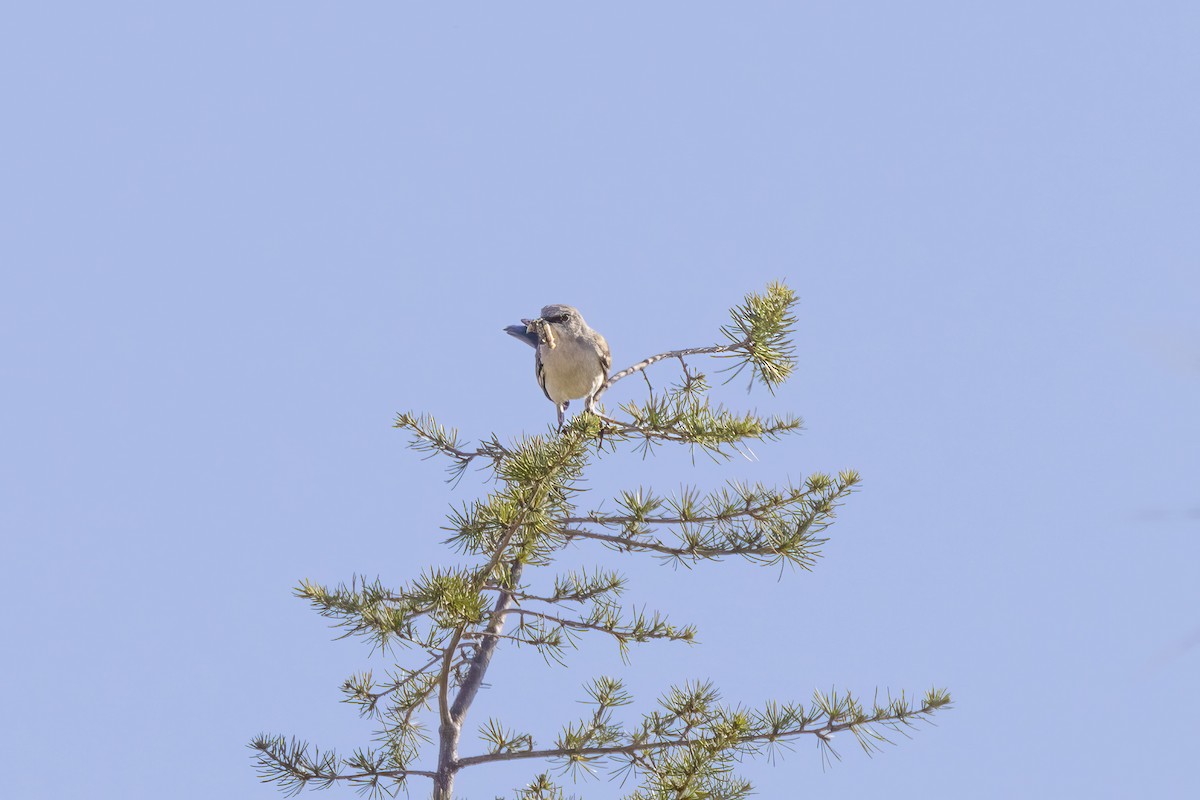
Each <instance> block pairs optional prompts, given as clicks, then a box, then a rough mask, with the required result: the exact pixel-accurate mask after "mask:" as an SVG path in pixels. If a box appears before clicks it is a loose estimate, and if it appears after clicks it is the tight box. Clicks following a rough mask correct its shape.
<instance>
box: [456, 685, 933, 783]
mask: <svg viewBox="0 0 1200 800" xmlns="http://www.w3.org/2000/svg"><path fill="white" fill-rule="evenodd" d="M950 704H951V699H950V695H949V693H948V692H946V691H945V690H940V689H933V690H930V691H929V692H928V693H926V697H925V700H924V701H923V703H922V704H921V705H920V706H916V707H911V706H908V705H907V704H906V702H905V701H904V700H903V698H901V699H899V700H896V701H893V702H892V703H889V705H888V706H886V707H876V708H874V709H873V710H872V712H871V713H869V714H868V713H865V712H863V710H862V708H861V706H860V705H859V704H858V702H857V701H856V700H854V699H853V698H852V697H851V696H849V695H842V696H840V697H838V696H836V695H835V696H834V698H833V700H832V701H831V700H830V698H829V697H826V696H823V695H820V694H818V695H817V701H816V702H815V703H814V706H815V708H816V709H818V710H819V711H820V712H821V716H820V718H817V717H808V716H805V715H804V714H803V712H802V711H801V712H800V713H797V712H796V711H795V707H791V708H790V709H789V710H787V711H781V710H780V707H779V706H777V705H775V704H771V705H769V706H768V707H767V708H766V709H765V710H764V711H762V712H758V713H757V714H756V718H755V719H754V720H750V718H749V717H748V716H747V715H745V714H744V713H742V712H727V711H724V710H720V711H708V710H706V711H705V712H704V716H705V722H704V723H702V724H695V723H693V724H687V725H685V726H684V727H683V729H684V730H686V731H688V733H689V734H690V733H691V732H692V731H706V730H710V727H711V723H712V722H714V721H716V722H718V723H719V724H720V725H721V726H727V725H729V724H730V721H731V720H734V722H733V725H734V727H745V728H746V732H744V733H738V734H735V735H732V736H730V735H729V734H728V732H727V731H723V730H722V732H720V733H711V732H710V733H704V734H702V735H699V736H691V735H678V736H675V737H672V738H669V739H656V740H649V741H647V740H645V738H644V736H645V734H646V732H647V731H645V730H644V731H641V732H639V733H632V734H630V733H624V732H622V733H621V734H620V735H621V736H623V737H624V738H626V739H628V741H627V743H625V744H617V745H595V746H560V747H551V748H544V749H541V750H532V749H530V750H524V751H519V752H505V753H487V754H482V755H477V756H468V757H466V758H461V759H459V761H458V766H459V767H460V768H466V767H472V766H477V765H480V764H490V763H496V762H501V761H516V760H527V759H567V760H570V759H580V758H583V759H591V760H597V759H607V758H612V757H616V756H636V755H639V754H642V753H647V752H654V751H661V750H670V749H673V748H682V747H706V746H720V747H722V748H727V747H734V748H737V749H738V750H739V752H742V753H748V754H749V753H756V752H759V746H761V745H767V744H771V743H776V742H783V741H786V740H788V739H796V738H799V737H801V736H812V737H815V738H816V739H818V740H820V741H821V742H823V743H828V742H829V741H830V740H831V739H832V738H833V737H834V735H836V734H838V733H841V732H843V731H854V730H855V729H860V730H859V732H860V733H862V729H867V728H871V727H872V726H886V727H898V726H905V725H911V724H913V723H914V722H916V721H920V720H923V719H926V718H928V717H929V716H931V715H932V714H934V713H935V712H937V711H939V710H941V709H944V708H947V707H949V706H950ZM739 716H741V717H743V720H742V721H740V722H738V721H736V720H737V718H738V717H739ZM667 719H671V718H670V717H668V718H667ZM681 719H685V715H677V716H676V718H675V720H674V721H679V720H681ZM786 719H792V720H797V719H798V720H801V723H800V724H797V725H794V726H792V727H786V726H783V725H780V724H779V723H780V721H781V720H786ZM657 721H658V722H661V721H662V720H661V719H660V720H657ZM816 722H819V724H814V723H816ZM652 727H653V726H652ZM568 741H569V739H568ZM872 741H884V740H883V739H882V738H880V737H878V736H875V737H872Z"/></svg>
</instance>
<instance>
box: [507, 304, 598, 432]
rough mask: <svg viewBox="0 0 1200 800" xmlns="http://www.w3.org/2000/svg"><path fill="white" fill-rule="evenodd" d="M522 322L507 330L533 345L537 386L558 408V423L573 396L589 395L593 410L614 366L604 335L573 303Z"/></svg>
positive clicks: (589, 403)
mask: <svg viewBox="0 0 1200 800" xmlns="http://www.w3.org/2000/svg"><path fill="white" fill-rule="evenodd" d="M521 323H522V324H520V325H509V326H508V327H507V328H505V329H504V332H505V333H507V334H508V335H510V336H515V337H516V338H518V339H520V340H521V341H522V342H525V343H526V344H527V345H529V346H530V347H532V348H533V349H534V351H535V355H534V369H535V371H536V373H537V382H538V386H541V387H542V392H544V393H545V395H546V397H547V398H548V399H549V400H550V402H551V403H554V406H555V408H557V409H558V427H560V428H561V427H562V424H563V415H564V413H565V412H566V410H567V406H569V405H570V404H571V401H572V400H577V399H579V398H581V397H586V398H587V400H586V401H585V402H586V404H587V410H588V411H591V412H593V413H594V412H595V410H596V392H598V391H599V390H600V387H601V386H603V385H604V382H605V381H607V380H608V369H609V367H611V366H612V355H611V354H610V353H609V350H608V342H606V341H604V337H603V336H601V335H600V334H598V333H596V332H595V331H594V330H592V329H591V328H589V327H588V324H587V323H586V322H584V321H583V315H582V314H580V313H579V309H577V308H575V307H574V306H564V305H557V304H556V305H550V306H546V307H545V308H543V309H542V315H541V316H540V317H538V318H537V319H523V320H521Z"/></svg>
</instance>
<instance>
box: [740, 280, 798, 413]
mask: <svg viewBox="0 0 1200 800" xmlns="http://www.w3.org/2000/svg"><path fill="white" fill-rule="evenodd" d="M797 300H798V298H797V297H796V293H795V292H793V291H792V290H791V289H790V288H789V287H788V286H786V285H784V284H782V283H772V284H770V285H769V286H767V291H766V294H754V293H751V294H748V295H746V299H745V300H744V301H743V302H742V303H741V304H740V305H737V306H734V307H733V308H732V309H730V312H729V315H730V317H732V318H733V324H732V325H727V326H725V327H723V328H721V333H723V334H724V335H725V337H726V338H728V339H729V340H730V341H731V342H733V343H734V344H735V345H736V348H735V350H734V353H733V357H736V358H738V359H739V360H740V362H741V363H740V364H739V365H738V366H737V367H736V369H735V371H734V375H736V374H737V373H739V372H741V371H742V369H744V368H745V367H750V375H751V380H752V381H753V380H758V381H759V382H760V383H762V385H763V386H765V387H767V389H768V390H769V391H771V392H772V393H774V391H775V387H776V386H778V385H779V384H781V383H783V382H784V381H786V380H787V379H788V378H789V377H791V374H792V371H793V370H794V369H795V368H796V347H795V345H794V344H792V332H793V331H794V330H795V328H796V317H795V315H794V314H793V309H794V307H795V305H796V302H797Z"/></svg>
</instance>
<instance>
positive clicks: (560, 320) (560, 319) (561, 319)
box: [546, 314, 567, 325]
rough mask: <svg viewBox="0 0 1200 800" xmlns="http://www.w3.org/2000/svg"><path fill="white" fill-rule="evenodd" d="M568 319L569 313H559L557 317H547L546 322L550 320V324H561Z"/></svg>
mask: <svg viewBox="0 0 1200 800" xmlns="http://www.w3.org/2000/svg"><path fill="white" fill-rule="evenodd" d="M566 321H567V315H566V314H559V315H558V316H556V317H546V322H549V323H550V324H552V325H559V324H561V323H563V322H566Z"/></svg>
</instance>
